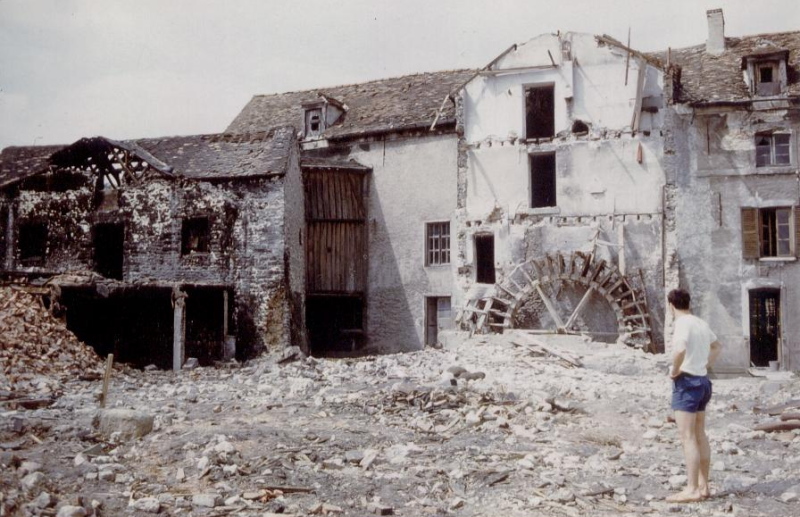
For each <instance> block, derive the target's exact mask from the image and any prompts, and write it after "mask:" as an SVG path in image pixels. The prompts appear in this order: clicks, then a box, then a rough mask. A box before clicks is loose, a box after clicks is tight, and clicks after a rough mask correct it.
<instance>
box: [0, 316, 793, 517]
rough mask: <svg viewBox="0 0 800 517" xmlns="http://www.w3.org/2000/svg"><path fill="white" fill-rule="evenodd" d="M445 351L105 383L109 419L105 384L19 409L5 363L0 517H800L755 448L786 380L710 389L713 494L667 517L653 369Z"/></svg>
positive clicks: (768, 439)
mask: <svg viewBox="0 0 800 517" xmlns="http://www.w3.org/2000/svg"><path fill="white" fill-rule="evenodd" d="M54 335H58V334H57V333H56V334H54ZM3 339H4V340H5V339H6V334H3ZM443 341H444V346H443V348H440V349H435V348H430V349H426V350H424V351H421V352H416V353H407V354H398V355H383V356H373V357H363V358H357V359H324V360H322V359H315V358H303V357H302V355H301V354H299V353H297V354H294V356H293V354H292V353H291V351H290V352H283V353H282V354H275V355H266V356H263V357H261V358H259V359H256V360H253V361H249V362H247V363H244V364H241V363H236V362H230V363H221V364H219V365H218V366H217V367H216V368H200V367H198V368H194V369H191V370H183V371H182V372H180V373H179V374H175V373H172V372H165V371H161V370H154V369H145V370H134V369H130V368H127V367H116V368H115V370H114V372H113V375H112V379H111V388H110V392H109V396H108V405H107V408H106V409H105V410H101V409H99V404H98V395H99V393H100V390H101V385H102V381H101V380H99V379H97V380H94V377H92V376H84V379H86V380H81V379H79V378H78V377H79V376H78V375H76V374H75V373H71V375H70V377H72V379H71V380H65V381H63V382H62V381H61V380H59V384H58V392H57V393H51V394H50V396H51V397H52V399H53V401H52V404H49V405H47V406H42V407H38V409H27V408H25V407H23V406H22V405H19V404H16V403H15V401H16V400H18V399H17V398H15V395H14V393H15V391H14V390H15V389H19V385H18V384H14V385H13V386H11V385H10V384H9V383H8V380H7V379H6V377H8V376H9V374H8V373H7V372H8V367H9V360H8V356H7V355H3V356H2V361H3V364H2V368H3V371H4V372H6V373H4V377H3V386H4V387H3V388H2V390H3V391H2V399H0V400H1V402H0V403H2V406H1V408H2V409H1V411H0V414H2V418H0V422H1V423H0V463H2V469H0V487H2V488H0V515H3V516H7V515H8V516H10V515H26V516H27V515H58V516H59V517H64V516H76V515H106V516H115V515H146V514H156V513H159V514H161V515H187V516H188V515H193V516H199V515H206V516H222V515H237V516H265V515H273V514H283V515H287V514H288V515H370V514H371V515H409V516H412V515H413V516H419V515H463V516H478V515H480V516H497V515H506V516H522V515H525V516H530V515H547V516H552V515H567V516H578V515H593V516H594V515H645V514H649V515H661V514H666V513H671V512H678V513H691V514H693V515H730V514H733V515H748V516H754V515H770V516H776V515H786V516H788V515H797V514H798V510H800V502H798V493H800V455H798V450H799V449H800V432H799V431H797V430H788V431H777V432H765V431H758V430H755V427H756V426H758V425H761V424H765V423H769V422H777V421H780V417H779V415H781V414H783V415H784V417H787V415H788V416H789V417H790V416H791V414H792V413H793V412H794V413H796V410H795V408H796V407H797V406H798V405H800V403H798V402H797V401H794V400H792V398H793V396H795V395H793V394H796V392H797V390H798V387H799V386H800V383H798V382H797V380H796V379H795V378H794V377H793V375H792V374H791V373H788V372H780V373H775V374H769V375H770V377H745V378H729V379H718V380H715V384H714V389H715V397H714V399H713V400H712V403H711V405H710V408H709V435H710V440H711V446H712V451H713V457H712V488H713V493H714V495H713V497H712V498H711V499H710V500H707V501H705V502H702V503H696V504H691V505H683V506H675V505H669V504H667V503H665V502H664V497H665V496H666V495H667V494H668V493H670V492H671V491H674V490H676V489H678V488H680V487H681V486H682V485H683V484H684V483H685V476H684V469H683V465H682V456H681V453H680V450H679V446H678V437H677V430H676V428H675V426H674V424H672V423H669V422H668V416H669V414H670V412H669V410H668V405H669V400H668V397H669V390H670V381H669V379H668V378H667V376H666V373H665V372H666V366H667V362H666V358H665V357H664V356H663V355H662V356H658V355H649V354H645V353H644V352H642V351H640V350H635V349H632V348H627V347H625V346H624V345H620V344H606V343H597V342H592V341H589V340H588V339H586V338H583V337H580V336H541V335H533V334H531V333H529V332H526V331H512V332H506V333H504V334H503V335H491V336H473V337H469V336H468V335H467V334H461V333H448V334H446V335H445V336H444V339H443ZM65 343H66V342H65ZM3 344H4V347H5V346H6V341H4V342H3ZM81 346H83V345H80V344H79V343H75V342H72V341H69V347H81ZM64 353H67V352H66V351H65V352H64ZM51 355H52V360H53V362H54V363H57V361H58V360H59V357H62V356H59V355H53V354H51ZM63 357H67V356H66V355H64V356H63ZM94 364H95V366H96V368H97V370H98V372H99V371H100V370H101V367H100V366H98V365H100V364H101V361H99V358H98V360H97V362H96V363H94ZM51 366H52V365H51ZM55 371H57V368H54V367H51V368H50V369H48V370H43V374H42V377H43V379H44V378H52V373H51V372H55ZM765 375H766V374H765ZM42 382H44V381H42ZM46 385H47V383H46V382H45V383H44V384H42V386H43V388H42V389H46ZM15 387H16V388H15ZM9 388H10V389H9ZM42 395H43V394H42V393H38V394H37V396H42ZM26 396H27V395H26ZM34 407H35V406H34ZM793 410H794V411H793ZM770 414H772V416H771V415H770ZM791 420H792V419H791V418H787V420H785V421H788V422H791Z"/></svg>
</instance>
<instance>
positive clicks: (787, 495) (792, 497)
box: [781, 490, 798, 503]
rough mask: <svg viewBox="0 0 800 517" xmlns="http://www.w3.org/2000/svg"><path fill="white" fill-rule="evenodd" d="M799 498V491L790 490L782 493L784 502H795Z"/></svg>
mask: <svg viewBox="0 0 800 517" xmlns="http://www.w3.org/2000/svg"><path fill="white" fill-rule="evenodd" d="M797 500H798V493H797V491H795V490H789V491H786V492H784V493H782V494H781V501H783V502H784V503H794V502H796V501H797Z"/></svg>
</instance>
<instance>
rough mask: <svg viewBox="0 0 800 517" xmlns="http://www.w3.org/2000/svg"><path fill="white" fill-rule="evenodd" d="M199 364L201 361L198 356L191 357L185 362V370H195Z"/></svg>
mask: <svg viewBox="0 0 800 517" xmlns="http://www.w3.org/2000/svg"><path fill="white" fill-rule="evenodd" d="M198 366H200V361H198V360H197V358H196V357H190V358H188V359H186V362H185V363H183V369H184V370H194V369H195V368H197V367H198Z"/></svg>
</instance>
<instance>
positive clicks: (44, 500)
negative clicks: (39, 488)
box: [33, 492, 56, 508]
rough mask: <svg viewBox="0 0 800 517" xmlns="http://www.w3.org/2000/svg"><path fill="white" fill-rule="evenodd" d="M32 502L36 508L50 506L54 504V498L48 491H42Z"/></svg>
mask: <svg viewBox="0 0 800 517" xmlns="http://www.w3.org/2000/svg"><path fill="white" fill-rule="evenodd" d="M33 504H34V505H36V507H37V508H50V507H52V506H55V504H56V499H55V497H53V496H52V495H50V494H49V493H47V492H42V493H41V494H39V495H38V497H36V499H34V501H33Z"/></svg>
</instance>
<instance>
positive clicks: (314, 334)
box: [306, 295, 364, 356]
mask: <svg viewBox="0 0 800 517" xmlns="http://www.w3.org/2000/svg"><path fill="white" fill-rule="evenodd" d="M306 327H307V329H308V340H309V345H310V348H311V355H315V356H322V355H331V354H336V353H342V352H350V353H352V352H355V351H357V350H358V349H359V348H361V346H362V345H363V344H364V301H363V299H362V298H361V297H360V296H321V295H315V296H309V297H308V298H307V299H306Z"/></svg>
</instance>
